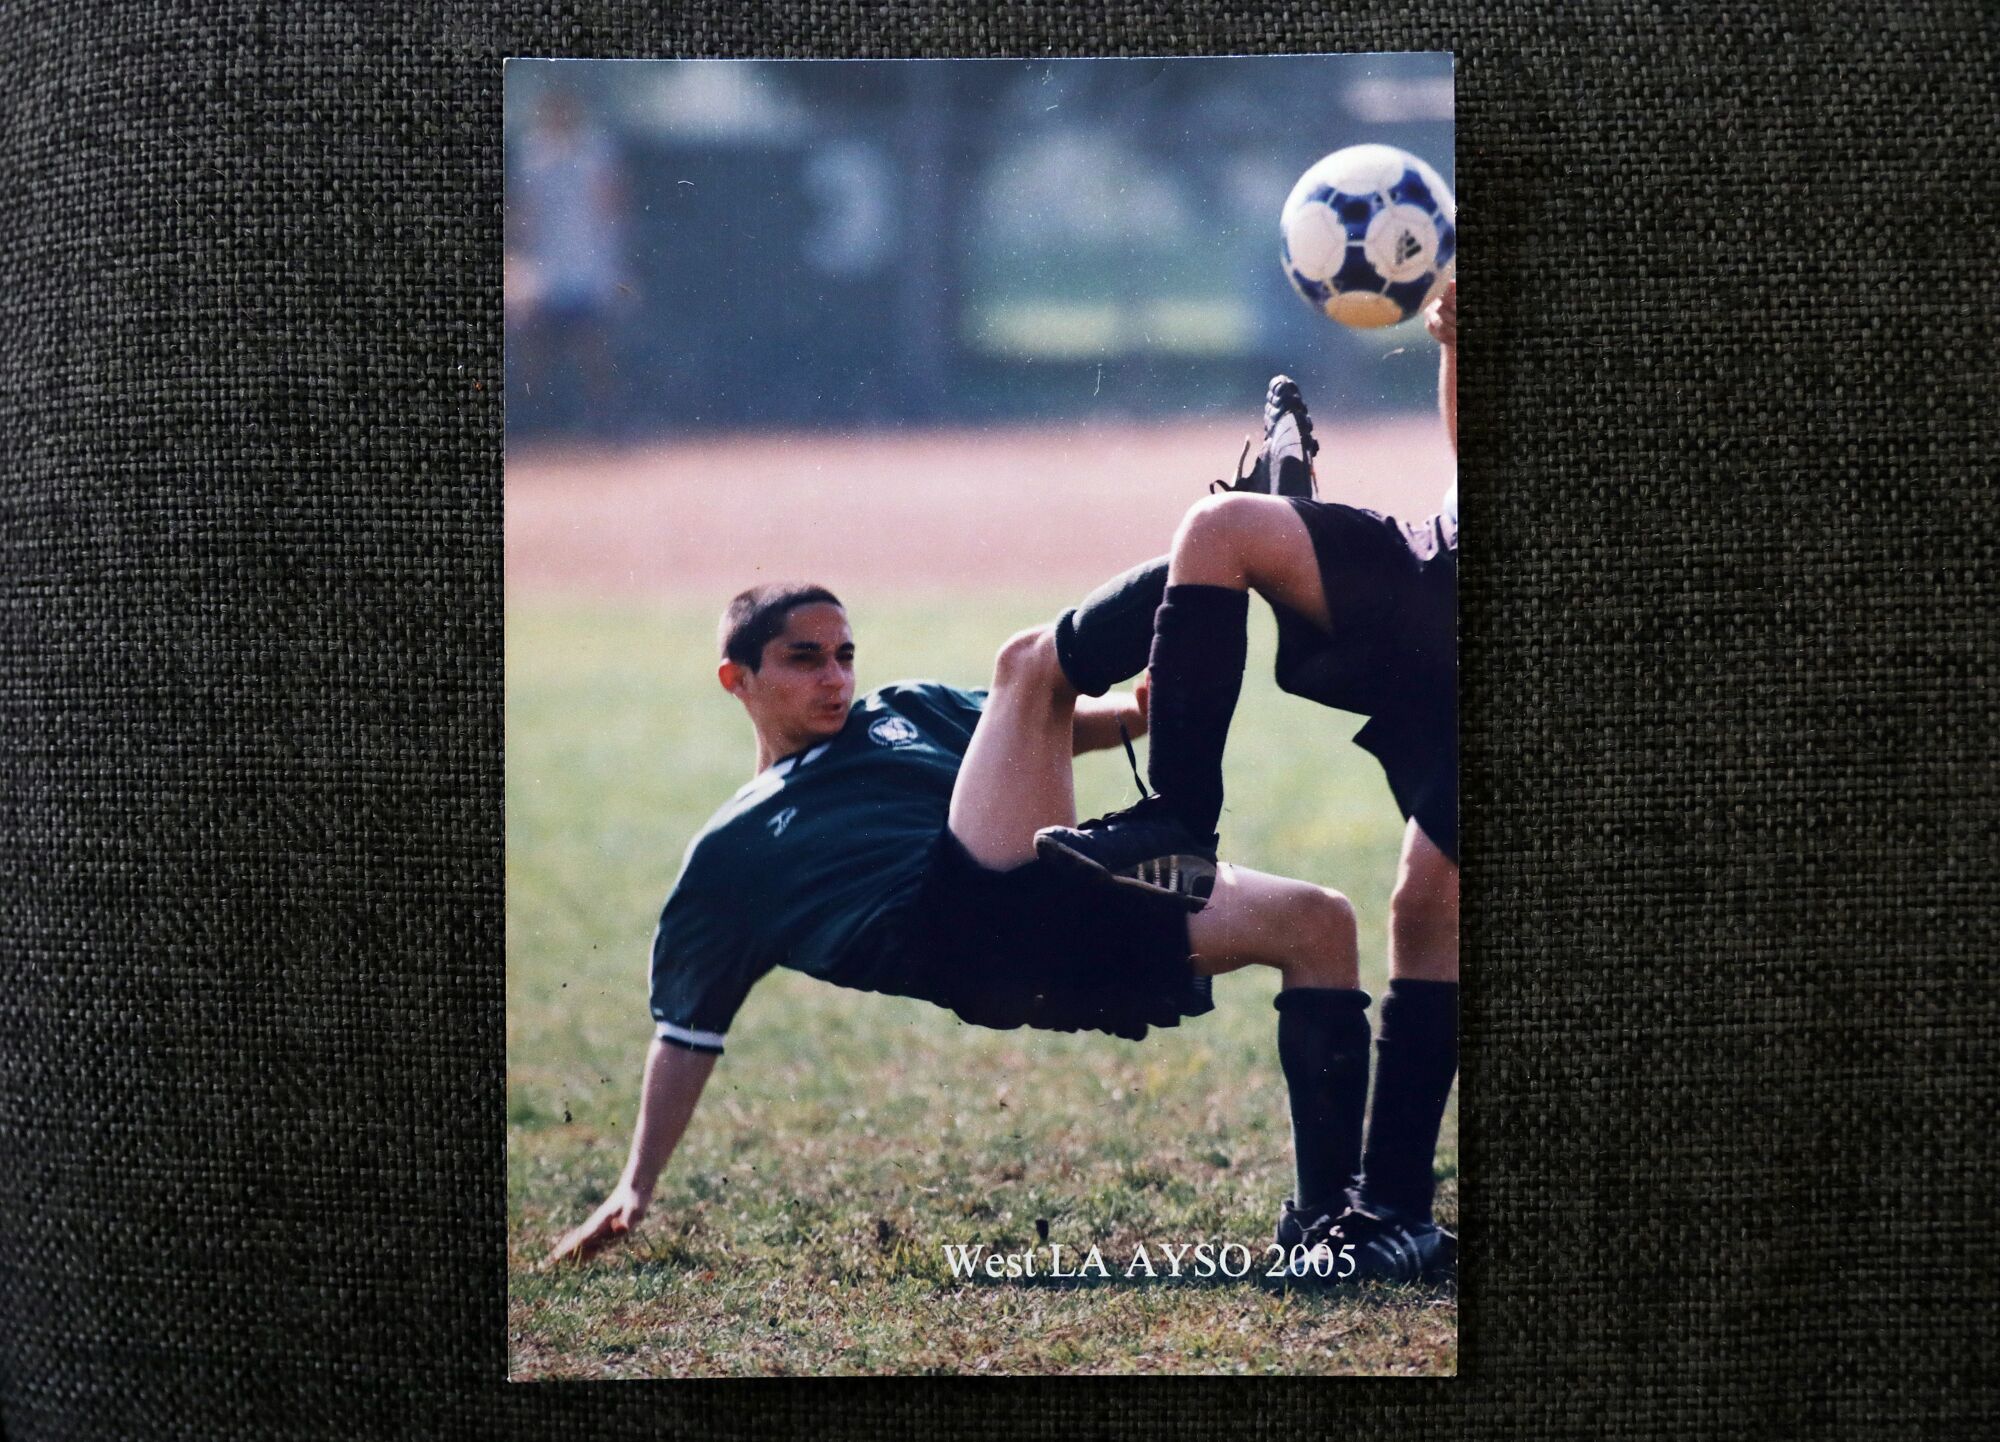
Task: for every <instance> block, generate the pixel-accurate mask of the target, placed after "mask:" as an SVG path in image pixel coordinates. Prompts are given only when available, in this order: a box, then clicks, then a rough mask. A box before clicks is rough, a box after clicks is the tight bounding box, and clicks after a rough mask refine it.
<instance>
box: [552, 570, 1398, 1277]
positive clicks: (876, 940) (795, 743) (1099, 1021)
mask: <svg viewBox="0 0 2000 1442" xmlns="http://www.w3.org/2000/svg"><path fill="white" fill-rule="evenodd" d="M1091 630H1092V627H1091V626H1090V625H1089V624H1088V623H1087V622H1086V623H1085V625H1083V626H1082V627H1081V628H1080V632H1081V639H1082V644H1083V645H1084V646H1085V647H1086V648H1087V647H1089V646H1092V645H1094V644H1096V643H1095V641H1094V639H1093V638H1092V636H1091V634H1090V633H1091ZM1071 631H1072V636H1073V639H1075V637H1076V635H1077V633H1078V631H1079V628H1078V627H1077V626H1076V625H1075V623H1074V621H1072V623H1071ZM720 649H721V653H722V659H721V664H720V666H719V667H718V669H717V673H716V675H717V679H718V681H719V682H720V683H721V685H722V687H723V689H724V690H726V691H728V692H729V693H730V694H731V695H733V696H735V697H736V698H737V699H738V700H739V701H740V702H741V703H742V704H743V708H744V710H745V711H746V712H747V713H748V716H749V720H750V725H751V729H752V731H753V733H754V735H755V740H756V755H755V765H754V775H753V776H752V778H751V780H750V781H749V783H748V784H746V785H745V786H744V787H743V788H742V789H741V790H740V791H738V792H737V793H736V795H735V796H734V797H732V798H731V799H730V800H729V801H728V802H727V803H725V804H724V805H723V807H722V808H721V809H720V810H719V811H718V812H716V814H715V815H714V817H713V818H711V819H710V821H709V822H708V824H707V826H706V827H705V828H704V829H703V830H702V832H701V833H700V834H699V835H698V836H697V837H696V838H695V839H694V841H693V843H692V844H691V845H690V846H689V848H688V851H687V855H686V857H685V859H684V861H683V863H682V869H681V874H680V877H679V879H678V880H677V882H676V883H675V885H674V888H673V892H672V894H671V895H670V896H669V897H668V899H667V903H666V906H665V908H664V910H663V911H662V912H661V914H660V924H659V929H658V931H657V933H656V934H655V937H654V942H653V957H652V998H651V1002H652V1013H653V1020H654V1024H655V1035H654V1039H653V1042H652V1044H651V1047H650V1049H649V1051H648V1052H647V1055H646V1061H645V1074H644V1080H643V1085H642V1092H641V1099H640V1105H639V1115H638V1122H637V1126H636V1128H635V1131H634V1135H633V1138H632V1144H631V1149H630V1152H629V1155H628V1157H627V1160H626V1164H625V1169H624V1173H623V1175H622V1176H621V1177H620V1178H619V1181H618V1184H617V1187H616V1189H615V1190H614V1191H613V1192H612V1194H611V1195H610V1196H609V1197H608V1198H607V1199H606V1200H605V1201H604V1203H603V1205H602V1206H600V1207H598V1208H597V1210H596V1211H595V1212H594V1213H593V1214H592V1215H591V1216H590V1218H589V1219H588V1220H586V1221H585V1222H583V1223H582V1225H580V1226H578V1227H577V1228H576V1229H575V1230H573V1231H571V1232H570V1233H569V1234H568V1235H567V1236H566V1237H564V1238H563V1239H562V1241H561V1242H560V1243H559V1244H558V1245H557V1247H556V1248H555V1250H554V1252H553V1254H552V1256H551V1260H552V1261H553V1260H565V1259H582V1258H585V1257H588V1256H590V1255H591V1254H593V1253H594V1252H596V1251H597V1250H599V1249H600V1248H602V1247H604V1246H605V1245H607V1244H609V1243H611V1242H614V1241H616V1240H617V1239H619V1238H621V1237H623V1236H625V1235H627V1234H628V1233H630V1232H631V1230H632V1229H633V1228H634V1227H636V1226H637V1225H638V1224H639V1221H640V1219H641V1218H642V1217H643V1216H644V1215H645V1213H646V1211H647V1208H648V1207H649V1206H650V1205H651V1202H652V1198H653V1192H654V1188H655V1185H656V1183H657V1181H658V1178H659V1175H660V1171H661V1169H662V1168H663V1167H664V1166H665V1165H666V1163H667V1160H668V1158H669V1157H670V1156H671V1155H672V1153H673V1151H674V1148H675V1146H676V1144H677V1143H678V1142H679V1140H680V1138H681V1136H682V1134H683V1132H684V1131H685V1129H686V1128H687V1125H688V1122H689V1119H690V1117H691V1116H692V1114H693V1112H694V1109H695V1105H696V1103H697V1101H698V1100H699V1098H700V1096H701V1093H702V1088H703V1086H704V1084H705V1083H706V1082H707V1080H708V1077H709V1074H710V1072H711V1070H712V1069H713V1068H714V1066H715V1065H716V1060H717V1058H718V1057H719V1056H720V1055H721V1054H722V1052H723V1048H724V1044H725V1038H726V1036H727V1034H728V1031H729V1028H730V1025H731V1023H732V1021H733V1020H734V1019H735V1016H736V1013H737V1009H738V1008H739V1007H740V1006H741V1005H742V1003H743V1000H744V998H745V996H746V995H747V994H748V993H749V991H750V989H751V987H752V986H753V985H754V984H755V982H756V981H757V979H758V978H759V977H761V976H763V975H764V974H765V973H766V972H768V971H769V970H770V969H771V968H772V967H773V966H788V967H791V968H793V969H795V970H798V971H802V972H805V973H807V974H809V975H812V976H816V977H820V978H823V979H825V980H827V981H832V982H836V983H839V984H841V985H844V986H851V987H857V988H861V989H863V990H869V991H879V992H887V993H891V994H894V995H901V996H913V997H918V998H922V999H925V1000H928V1001H932V1002H935V1003H937V1004H939V1005H941V1006H945V1007H948V1008H950V1009H951V1010H952V1011H954V1012H955V1013H956V1014H957V1015H958V1016H959V1017H960V1018H961V1019H963V1020H964V1021H967V1022H969V1023H973V1024H976V1025H980V1026H988V1027H995V1028H1001V1029H1006V1028H1011V1027H1016V1026H1023V1025H1025V1026H1032V1027H1040V1028H1045V1029H1050V1030H1057V1031H1080V1030H1090V1031H1101V1032H1106V1033H1109V1034H1111V1035H1114V1036H1121V1037H1129V1038H1133V1039H1138V1038H1142V1037H1144V1036H1145V1035H1146V1032H1147V1029H1148V1028H1149V1027H1154V1026H1175V1025H1178V1024H1179V1022H1180V1021H1181V1019H1182V1018H1183V1017H1188V1016H1196V1015H1200V1014H1201V1013H1203V1012H1206V1011H1208V1010H1210V1009H1211V1005H1212V1003H1211V1000H1210V994H1209V992H1210V987H1209V979H1210V978H1211V977H1213V976H1215V975H1218V974H1220V973H1223V972H1227V971H1231V970H1234V969H1236V968H1239V967H1243V966H1248V965H1265V966H1271V967H1275V968H1276V969H1277V970H1278V972H1279V973H1280V975H1281V976H1282V978H1283V989H1282V990H1281V991H1280V993H1279V996H1278V1007H1279V1010H1280V1012H1281V1018H1280V1025H1279V1031H1280V1037H1279V1047H1280V1051H1281V1053H1282V1058H1281V1059H1282V1064H1283V1068H1284V1072H1285V1077H1286V1081H1287V1084H1288V1086H1289V1088H1290V1092H1291V1107H1292V1113H1293V1130H1294V1138H1295V1151H1296V1160H1297V1164H1298V1168H1299V1171H1300V1175H1301V1177H1305V1178H1310V1179H1312V1180H1310V1181H1308V1182H1306V1183H1303V1184H1302V1185H1303V1186H1304V1190H1303V1191H1302V1193H1301V1194H1302V1195H1310V1194H1323V1193H1324V1192H1325V1189H1326V1188H1327V1187H1330V1186H1331V1185H1332V1184H1333V1182H1334V1181H1335V1180H1340V1179H1344V1175H1345V1174H1344V1173H1342V1172H1340V1171H1339V1168H1340V1167H1342V1166H1344V1165H1346V1163H1345V1161H1344V1158H1346V1157H1347V1155H1348V1154H1349V1153H1350V1152H1352V1151H1353V1150H1354V1148H1356V1147H1357V1146H1358V1145H1359V1144H1360V1129H1361V1124H1362V1115H1361V1111H1360V1109H1359V1107H1358V1106H1357V1105H1356V1103H1355V1099H1354V1098H1353V1097H1352V1096H1349V1095H1346V1094H1337V1093H1336V1091H1335V1090H1334V1089H1333V1088H1332V1086H1331V1083H1330V1080H1329V1079H1333V1078H1340V1077H1345V1076H1348V1075H1350V1074H1351V1073H1352V1071H1353V1069H1354V1067H1355V1066H1356V1065H1357V1064H1358V1065H1360V1066H1361V1067H1362V1068H1364V1071H1365V1068H1366V1065H1367V1046H1368V1028H1367V1022H1366V1020H1365V1011H1366V1007H1367V1004H1368V997H1367V995H1366V994H1365V993H1363V992H1362V991H1360V990H1359V989H1358V975H1359V974H1358V962H1357V941H1356V929H1355V921H1354V913H1353V910H1352V908H1351V907H1350V906H1349V905H1348V903H1347V901H1346V899H1345V898H1344V897H1342V896H1341V895H1339V894H1338V893H1337V892H1333V891H1329V890H1326V889H1325V888H1322V887H1319V886H1316V885H1312V884H1310V883H1307V882H1303V881H1293V880H1289V879H1287V878H1284V877H1278V876H1267V875H1264V874H1262V873H1259V872H1256V871H1252V870H1249V869H1248V868H1244V867H1235V866H1221V867H1219V868H1218V867H1211V873H1212V885H1211V887H1210V888H1209V892H1208V895H1207V898H1206V904H1205V905H1204V907H1203V908H1202V910H1201V911H1200V912H1199V913H1191V912H1190V911H1189V909H1188V907H1187V905H1186V904H1185V900H1184V898H1182V897H1180V896H1177V895H1173V894H1170V893H1167V892H1162V891H1160V890H1157V889H1153V888H1149V887H1142V886H1130V887H1120V886H1112V885H1105V884H1102V883H1101V882H1100V881H1099V879H1098V878H1095V877H1092V876H1087V875H1084V874H1083V873H1080V872H1078V871H1076V870H1075V869H1073V868H1066V867H1063V866H1059V865H1050V864H1048V863H1045V862H1043V861H1041V860H1039V859H1038V858H1037V857H1036V854H1035V834H1036V833H1037V832H1038V831H1040V830H1042V829H1044V828H1046V827H1050V826H1057V825H1072V826H1073V825H1074V824H1075V821H1076V801H1075V793H1074V788H1073V779H1072V771H1071V757H1072V756H1073V755H1074V754H1075V753H1076V752H1078V751H1086V750H1093V749H1098V748H1103V747H1109V746H1114V745H1117V744H1118V742H1119V740H1120V736H1121V732H1122V733H1132V734H1136V733H1141V732H1143V731H1144V730H1145V727H1146V708H1145V704H1144V683H1143V682H1142V683H1141V687H1140V690H1139V691H1138V692H1136V693H1133V694H1126V695H1117V696H1109V697H1096V698H1091V699H1088V700H1081V701H1080V700H1079V699H1078V693H1077V689H1076V686H1075V685H1074V684H1073V683H1072V681H1071V680H1070V679H1069V677H1068V676H1067V675H1065V674H1064V672H1063V669H1062V666H1061V664H1060V662H1059V661H1058V658H1057V650H1056V640H1055V633H1054V630H1053V628H1051V627H1042V628H1039V629H1035V630H1030V631H1025V632H1023V633H1021V634H1020V635H1017V636H1015V637H1014V638H1013V639H1011V640H1010V641H1008V642H1007V643H1006V645H1004V646H1003V647H1001V649H1000V652H999V655H998V657H997V659H996V660H995V663H994V669H993V682H992V686H991V688H990V690H987V691H963V690H957V689H954V688H952V687H950V686H945V685H940V684H937V683H934V682H905V683H901V684H897V685H891V686H886V687H883V688H882V689H880V690H877V691H873V692H870V693H868V694H867V695H865V696H863V697H861V698H860V699H859V700H857V699H856V698H855V694H854V688H855V645H854V634H853V631H852V630H851V628H850V626H849V622H848V616H847V612H846V610H845V609H844V608H843V607H842V605H841V604H840V602H839V601H838V600H837V599H835V597H834V596H833V595H832V593H830V592H828V591H826V590H825V589H823V588H821V587H817V586H761V587H757V588H755V589H753V590H749V591H745V592H744V593H743V594H741V595H740V596H738V597H736V598H735V600H733V601H732V602H731V603H730V605H729V608H728V611H727V612H726V613H725V615H724V616H723V620H722V626H721V636H720ZM1137 670H1138V668H1136V667H1135V668H1134V673H1133V674H1137ZM1300 1023H1306V1025H1303V1026H1302V1025H1300ZM1356 1047H1358V1048H1359V1056H1358V1057H1357V1056H1356V1055H1354V1054H1352V1052H1353V1049H1354V1048H1356ZM1343 1049H1345V1050H1343Z"/></svg>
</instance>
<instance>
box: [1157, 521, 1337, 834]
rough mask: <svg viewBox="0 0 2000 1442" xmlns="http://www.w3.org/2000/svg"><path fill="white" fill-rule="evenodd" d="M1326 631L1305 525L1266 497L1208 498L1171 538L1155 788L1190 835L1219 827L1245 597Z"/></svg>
mask: <svg viewBox="0 0 2000 1442" xmlns="http://www.w3.org/2000/svg"><path fill="white" fill-rule="evenodd" d="M1253 587H1254V588H1255V589H1257V590H1258V591H1259V592H1260V593H1261V594H1262V595H1264V596H1265V597H1266V599H1268V600H1270V601H1272V602H1273V604H1275V605H1279V606H1282V607H1286V608H1295V609H1298V610H1300V611H1301V613H1302V614H1303V615H1305V616H1306V618H1307V619H1308V621H1309V622H1313V623H1315V624H1321V625H1323V624H1325V621H1324V618H1325V616H1326V603H1325V599H1324V597H1323V596H1322V594H1321V586H1320V583H1319V569H1318V562H1317V559H1316V557H1315V556H1314V553H1313V546H1312V538H1311V536H1310V535H1309V534H1308V533H1307V531H1306V528H1305V522H1303V521H1302V520H1300V519H1299V516H1298V513H1297V512H1296V511H1295V510H1293V508H1292V506H1291V503H1290V502H1288V501H1281V500H1278V499H1275V498H1273V497H1270V496H1245V495H1225V496H1210V497H1209V498H1208V499H1207V500H1204V501H1202V502H1200V503H1199V504H1197V505H1196V506H1195V507H1194V508H1193V509H1191V510H1190V511H1189V512H1188V513H1187V516H1186V517H1185V518H1184V519H1183V520H1182V522H1181V526H1180V530H1179V531H1178V532H1177V533H1176V534H1175V536H1174V551H1173V556H1172V558H1171V559H1170V560H1169V562H1168V570H1167V588H1166V598H1165V601H1164V603H1163V604H1162V605H1161V607H1160V610H1159V614H1158V616H1157V618H1156V620H1155V623H1154V633H1153V651H1152V658H1151V665H1150V670H1151V672H1152V701H1151V711H1152V737H1153V739H1152V745H1151V749H1150V750H1149V752H1148V755H1147V769H1148V771H1149V772H1150V774H1151V776H1152V781H1153V787H1154V789H1155V790H1157V791H1158V792H1159V793H1160V795H1161V797H1162V798H1163V799H1164V801H1165V803H1166V805H1167V806H1168V807H1169V808H1170V809H1171V810H1172V812H1173V813H1174V815H1176V816H1177V817H1179V819H1180V820H1181V822H1182V823H1183V824H1184V825H1185V826H1186V827H1187V828H1188V830H1189V831H1190V832H1192V833H1193V834H1194V835H1195V836H1196V837H1205V836H1208V835H1210V834H1212V833H1213V832H1215V830H1216V829H1217V826H1218V824H1219V821H1220V818H1221V815H1222V802H1223V777H1222V758H1223V751H1224V749H1225V748H1226V747H1227V745H1228V741H1229V727H1230V722H1231V721H1232V720H1233V718H1234V716H1235V713H1236V700H1237V697H1238V695H1239V694H1240V692H1241V690H1242V686H1243V666H1244V661H1245V658H1246V656H1247V654H1248V641H1247V621H1248V616H1249V595H1248V592H1249V590H1250V589H1252V588H1253Z"/></svg>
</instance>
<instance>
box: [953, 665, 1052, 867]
mask: <svg viewBox="0 0 2000 1442" xmlns="http://www.w3.org/2000/svg"><path fill="white" fill-rule="evenodd" d="M1075 717H1076V691H1075V689H1074V688H1073V687H1072V686H1071V685H1070V684H1069V682H1068V681H1067V680H1065V679H1064V677H1063V673H1062V667H1061V665H1060V664H1058V663H1057V661H1056V642H1055V632H1054V631H1053V629H1052V628H1050V627H1046V626H1043V627H1039V628H1037V629H1035V630H1032V631H1023V632H1021V634H1020V635H1018V636H1015V637H1014V638H1013V639H1011V640H1010V641H1008V642H1007V644H1006V645H1004V646H1002V647H1001V648H1000V654H999V655H998V656H997V657H995V658H994V662H993V689H992V692H991V694H989V695H988V696H987V698H986V711H985V714H984V715H982V716H981V717H980V718H979V726H978V728H977V729H976V730H975V731H974V732H973V733H972V744H971V746H969V747H967V748H966V752H965V764H964V765H962V766H960V767H959V770H958V780H957V782H956V783H955V784H954V785H953V787H952V791H951V815H950V821H949V826H950V829H951V834H952V835H954V836H956V837H957V838H958V839H959V841H960V842H962V843H963V844H964V846H965V849H966V851H967V852H969V853H970V854H971V856H972V859H973V860H974V861H977V862H978V863H979V864H980V865H981V866H984V867H988V868H990V869H992V870H994V871H1007V870H1011V869H1012V868H1014V867H1016V866H1020V865H1022V864H1024V863H1026V862H1029V861H1032V860H1034V859H1035V833H1036V832H1037V831H1039V830H1041V829H1042V828H1043V827H1044V826H1074V825H1075V824H1076V781H1075V777H1074V774H1073V772H1072V770H1071V755H1072V747H1073V735H1074V727H1075Z"/></svg>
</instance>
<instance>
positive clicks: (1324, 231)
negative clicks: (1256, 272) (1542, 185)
mask: <svg viewBox="0 0 2000 1442" xmlns="http://www.w3.org/2000/svg"><path fill="white" fill-rule="evenodd" d="M1454 214H1455V207H1454V206H1453V204H1452V199H1451V192H1450V191H1449V190H1447V189H1446V188H1445V183H1444V179H1443V177H1442V176H1440V175H1439V174H1438V173H1437V172H1436V171H1435V170H1432V169H1431V168H1430V167H1429V166H1428V165H1426V164H1424V163H1423V161H1421V160H1419V159H1417V157H1416V156H1414V155H1411V154H1410V153H1409V152H1408V151H1405V150H1398V149H1396V147H1395V146H1393V145H1350V146H1348V147H1347V149H1345V150H1336V151H1334V152H1333V154H1331V155H1329V156H1327V157H1326V158H1325V159H1324V160H1322V161H1320V162H1319V163H1318V164H1317V165H1315V166H1313V168H1312V169H1310V170H1308V171H1307V172H1306V173H1305V174H1304V175H1302V176H1300V177H1299V183H1298V184H1297V185H1295V186H1293V187H1292V193H1291V196H1290V197H1289V198H1288V199H1287V200H1286V201H1285V210H1284V214H1283V215H1282V216H1281V217H1280V219H1279V222H1278V227H1279V231H1280V234H1281V235H1282V236H1283V249H1282V251H1281V254H1280V259H1281V260H1282V261H1283V263H1284V267H1285V274H1286V275H1287V276H1289V277H1290V278H1291V282H1292V289H1294V290H1296V291H1297V292H1298V293H1299V294H1300V295H1301V296H1303V297H1305V301H1306V304H1308V305H1310V306H1311V307H1312V308H1313V309H1314V310H1316V311H1319V312H1321V313H1322V314H1324V315H1327V316H1331V317H1332V318H1333V319H1334V320H1337V321H1339V322H1340V323H1341V324H1342V325H1351V326H1354V327H1356V328H1358V329H1363V330H1366V329H1372V328H1373V327H1375V326H1382V325H1395V324H1396V323H1397V322H1399V321H1405V320H1408V319H1409V318H1410V317H1411V316H1413V315H1415V314H1416V313H1417V312H1418V311H1420V310H1422V309H1423V308H1424V306H1425V305H1426V304H1428V303H1429V302H1430V300H1431V299H1432V297H1434V296H1436V295H1437V293H1438V292H1439V291H1441V290H1443V289H1444V285H1445V282H1446V281H1448V280H1450V279H1451V273H1452V265H1453V262H1454V261H1456V259H1457V258H1458V228H1457V226H1456V225H1455V224H1454V222H1453V216H1454Z"/></svg>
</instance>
